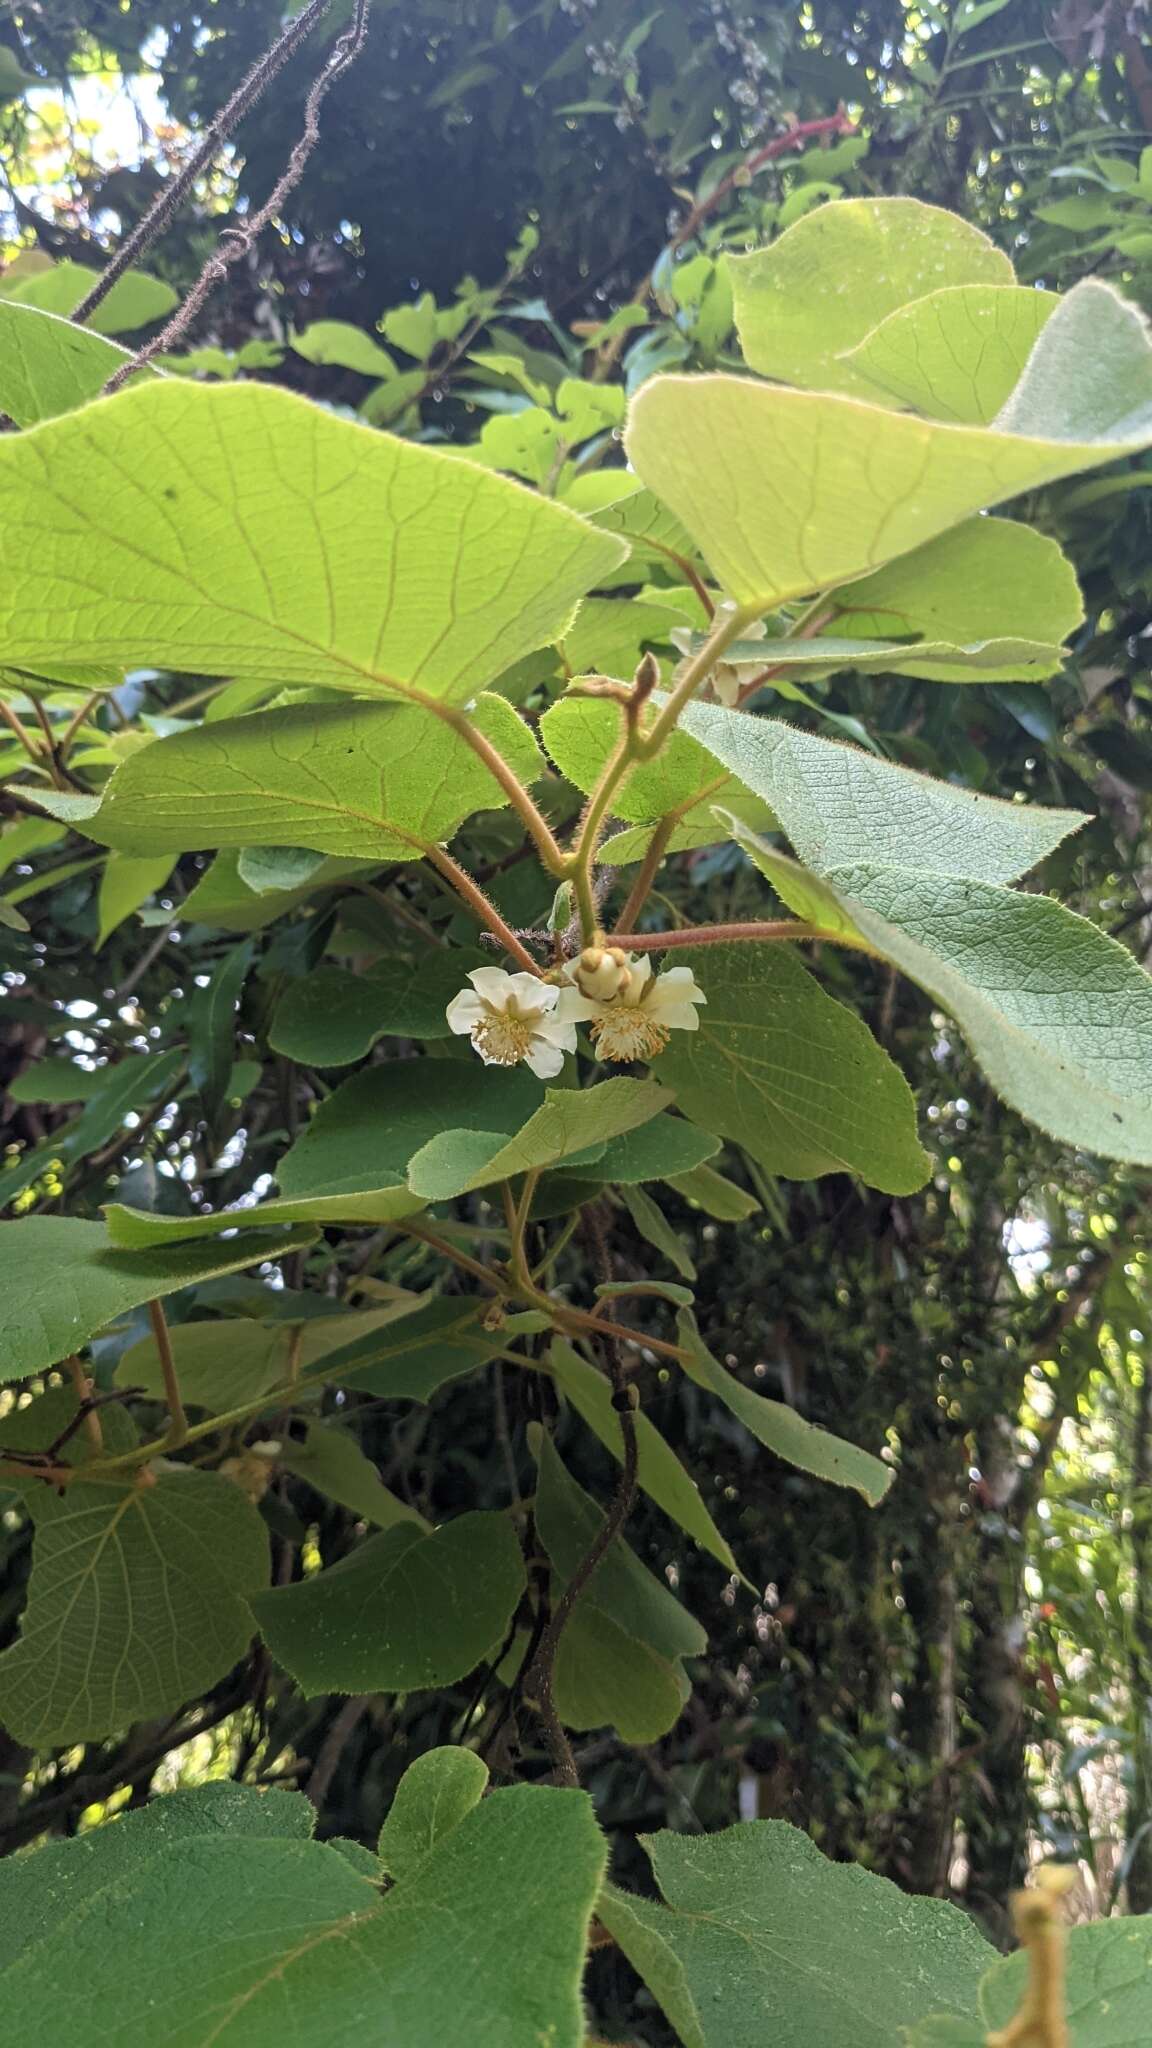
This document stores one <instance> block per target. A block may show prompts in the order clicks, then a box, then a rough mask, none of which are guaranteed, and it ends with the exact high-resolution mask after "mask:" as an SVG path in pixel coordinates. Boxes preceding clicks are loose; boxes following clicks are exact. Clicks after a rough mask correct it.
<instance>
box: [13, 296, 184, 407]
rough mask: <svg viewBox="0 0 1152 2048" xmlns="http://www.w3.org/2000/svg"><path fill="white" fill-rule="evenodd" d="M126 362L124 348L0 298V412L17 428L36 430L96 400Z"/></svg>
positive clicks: (127, 356) (149, 372)
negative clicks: (62, 414)
mask: <svg viewBox="0 0 1152 2048" xmlns="http://www.w3.org/2000/svg"><path fill="white" fill-rule="evenodd" d="M130 361H131V354H130V352H129V350H128V349H124V348H121V347H120V346H119V344H118V343H117V342H114V341H107V340H105V338H104V337H103V335H100V334H95V333H93V331H92V329H91V328H90V327H74V326H73V324H72V322H71V321H70V320H62V319H60V318H59V316H58V315H57V314H55V313H45V312H41V311H40V310H39V309H38V308H36V307H34V306H24V305H21V304H20V303H19V302H18V301H17V300H13V299H0V411H3V412H6V413H7V414H8V416H9V418H10V419H14V420H15V422H16V424H17V426H18V427H35V426H38V425H39V423H40V421H41V420H54V419H56V418H57V417H58V416H59V414H60V413H63V412H72V411H73V410H74V409H75V407H76V406H78V405H86V404H87V402H88V400H89V399H90V398H98V397H99V395H100V393H101V391H102V390H103V389H104V386H105V384H106V383H107V382H108V379H109V377H111V376H112V375H113V373H114V372H115V371H116V370H118V369H120V367H121V365H122V364H124V363H127V362H130ZM142 374H143V375H145V376H148V377H154V376H155V375H156V372H155V371H154V370H152V369H148V370H146V371H144V372H143V373H142Z"/></svg>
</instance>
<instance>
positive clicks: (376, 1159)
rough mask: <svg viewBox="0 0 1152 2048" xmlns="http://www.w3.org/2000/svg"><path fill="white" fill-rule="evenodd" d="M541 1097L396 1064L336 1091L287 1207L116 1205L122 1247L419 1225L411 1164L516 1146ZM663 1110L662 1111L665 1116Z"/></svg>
mask: <svg viewBox="0 0 1152 2048" xmlns="http://www.w3.org/2000/svg"><path fill="white" fill-rule="evenodd" d="M542 1095H543V1089H542V1087H541V1085H540V1083H539V1082H538V1081H537V1080H536V1079H535V1078H534V1077H533V1076H532V1075H531V1074H529V1073H527V1072H526V1071H523V1070H521V1069H518V1068H513V1069H508V1070H503V1071H500V1070H495V1071H494V1070H488V1071H480V1072H478V1071H477V1069H476V1068H475V1067H474V1066H473V1065H472V1063H471V1062H469V1063H468V1064H467V1065H466V1066H464V1065H461V1066H457V1065H455V1064H451V1065H449V1064H447V1063H446V1062H444V1061H441V1060H420V1061H415V1060H390V1061H387V1062H385V1063H384V1064H382V1065H380V1066H377V1067H369V1068H367V1069H365V1071H364V1072H363V1073H360V1074H356V1075H354V1076H353V1077H352V1079H351V1080H350V1081H345V1082H344V1084H343V1085H342V1086H341V1087H340V1088H337V1089H335V1090H334V1092H333V1093H332V1094H331V1095H330V1096H329V1097H328V1100H327V1101H326V1102H325V1103H323V1104H322V1105H321V1107H320V1108H319V1109H318V1110H317V1112H316V1115H315V1116H314V1117H313V1119H312V1121H311V1123H310V1124H309V1126H308V1128H307V1130H306V1131H305V1132H304V1133H303V1134H302V1136H301V1137H299V1138H298V1139H297V1141H296V1143H295V1144H294V1145H292V1146H291V1147H290V1148H289V1150H288V1151H287V1152H286V1153H285V1154H284V1157H283V1158H282V1159H281V1160H280V1162H279V1165H278V1166H277V1169H276V1174H277V1179H278V1180H279V1183H280V1191H281V1192H280V1197H279V1199H278V1200H277V1199H273V1200H272V1201H269V1202H263V1203H261V1205H260V1207H259V1208H258V1209H255V1210H253V1209H245V1210H243V1211H238V1210H235V1209H220V1210H215V1211H213V1212H211V1213H210V1214H207V1215H205V1214H203V1213H199V1214H197V1215H195V1216H159V1215H155V1214H153V1213H151V1212H148V1213H147V1214H146V1213H145V1212H144V1211H142V1210H138V1209H129V1208H126V1207H124V1206H122V1205H121V1204H118V1203H112V1204H110V1205H109V1208H108V1211H107V1215H108V1227H109V1230H110V1232H111V1235H112V1237H113V1240H114V1241H115V1242H116V1243H117V1244H122V1245H153V1244H166V1243H168V1242H170V1241H171V1240H174V1239H179V1238H191V1237H208V1236H214V1235H219V1233H220V1231H222V1230H231V1229H234V1228H235V1225H236V1220H237V1216H238V1215H240V1214H243V1215H244V1216H245V1217H246V1218H250V1219H252V1220H253V1221H260V1222H268V1223H275V1224H280V1223H297V1222H301V1221H304V1220H312V1221H315V1222H319V1223H323V1222H362V1223H387V1222H394V1221H397V1220H399V1219H401V1218H403V1217H405V1216H411V1215H414V1214H415V1213H416V1212H417V1211H418V1210H419V1209H421V1208H423V1206H424V1197H423V1196H422V1195H419V1194H415V1193H413V1191H412V1188H411V1187H410V1186H409V1183H408V1162H409V1160H410V1159H411V1158H412V1157H413V1156H414V1155H418V1154H419V1153H420V1151H421V1148H422V1147H424V1146H426V1145H427V1144H428V1141H429V1140H430V1139H432V1138H434V1137H435V1136H436V1135H437V1133H440V1132H443V1131H445V1130H447V1131H449V1132H452V1133H456V1132H463V1131H469V1130H471V1131H477V1130H478V1131H480V1132H482V1133H484V1134H485V1140H486V1142H488V1143H489V1145H490V1144H491V1142H492V1139H491V1134H492V1133H500V1132H502V1134H503V1137H502V1140H501V1142H502V1141H503V1138H511V1136H512V1134H513V1132H514V1131H516V1130H518V1129H519V1127H520V1126H521V1124H522V1123H523V1122H524V1120H525V1118H526V1117H530V1116H531V1115H532V1112H533V1110H535V1109H536V1107H537V1105H538V1104H539V1102H540V1100H541V1097H542ZM658 1106H659V1105H657V1107H658Z"/></svg>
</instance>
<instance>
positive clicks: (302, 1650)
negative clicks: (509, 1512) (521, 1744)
mask: <svg viewBox="0 0 1152 2048" xmlns="http://www.w3.org/2000/svg"><path fill="white" fill-rule="evenodd" d="M526 1583H527V1581H526V1579H525V1575H524V1560H523V1558H522V1557H521V1555H520V1546H519V1544H518V1543H517V1541H516V1532H515V1530H514V1528H513V1526H512V1524H511V1522H510V1521H509V1520H508V1518H507V1516H505V1515H497V1514H468V1515H459V1516H457V1518H456V1519H455V1521H452V1522H446V1523H445V1524H444V1526H443V1527H442V1528H440V1529H435V1530H432V1531H430V1532H428V1533H425V1532H424V1531H423V1530H421V1529H420V1528H419V1526H418V1525H417V1524H416V1523H415V1522H398V1523H396V1524H395V1526H394V1527H393V1528H391V1529H386V1530H384V1531H383V1532H382V1534H380V1535H378V1536H370V1537H369V1538H368V1540H367V1542H365V1543H360V1544H358V1545H357V1546H356V1548H355V1549H354V1550H352V1551H351V1552H350V1553H349V1554H348V1556H347V1557H343V1558H341V1560H340V1562H339V1563H338V1564H334V1565H332V1566H330V1568H329V1569H328V1570H327V1571H324V1572H319V1573H317V1575H316V1576H315V1577H314V1578H311V1579H305V1580H303V1581H302V1582H301V1584H299V1585H296V1586H284V1587H283V1588H281V1589H279V1590H277V1591H274V1592H271V1593H261V1594H259V1595H258V1596H257V1598H256V1599H255V1601H254V1602H253V1611H254V1612H255V1615H256V1618H257V1620H258V1622H259V1624H260V1627H261V1629H262V1631H263V1633H264V1636H265V1637H266V1639H267V1642H268V1646H269V1648H270V1649H271V1651H272V1654H273V1656H274V1657H276V1658H277V1659H278V1661H279V1662H280V1663H281V1664H283V1665H284V1667H285V1669H286V1670H287V1671H290V1672H291V1674H292V1676H293V1678H294V1679H295V1680H296V1682H297V1684H298V1685H299V1686H300V1688H301V1690H302V1692H303V1693H304V1695H305V1697H306V1698H308V1699H314V1698H315V1697H316V1695H317V1694H318V1693H323V1692H413V1691H419V1690H423V1689H425V1688H427V1687H429V1686H441V1685H452V1684H454V1683H455V1681H456V1680H457V1679H459V1678H464V1677H466V1676H467V1674H468V1672H469V1671H471V1670H473V1669H474V1668H475V1666H476V1665H477V1664H479V1662H480V1661H481V1659H482V1658H483V1657H484V1656H485V1655H486V1653H487V1652H488V1651H489V1650H492V1649H495V1648H496V1647H497V1646H498V1644H499V1641H500V1638H501V1636H502V1635H503V1633H504V1631H505V1629H506V1628H507V1626H508V1623H509V1621H510V1620H511V1618H512V1615H513V1613H514V1611H515V1609H516V1606H517V1603H518V1602H519V1600H520V1597H521V1595H522V1593H523V1591H524V1587H525V1585H526Z"/></svg>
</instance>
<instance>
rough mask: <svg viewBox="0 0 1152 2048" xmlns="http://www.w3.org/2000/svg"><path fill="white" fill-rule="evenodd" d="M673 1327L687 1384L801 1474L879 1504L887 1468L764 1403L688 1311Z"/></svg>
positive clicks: (791, 1411)
mask: <svg viewBox="0 0 1152 2048" xmlns="http://www.w3.org/2000/svg"><path fill="white" fill-rule="evenodd" d="M677 1323H678V1326H679V1330H680V1342H681V1345H682V1346H683V1347H684V1349H685V1350H686V1351H688V1352H689V1354H690V1357H691V1361H692V1362H691V1363H690V1364H688V1363H686V1364H685V1366H684V1370H685V1372H686V1373H687V1374H688V1377H689V1379H692V1380H695V1382H696V1384H697V1386H700V1387H706V1388H707V1389H708V1391H709V1392H710V1393H713V1394H717V1395H719V1397H720V1399H721V1401H723V1403H724V1406H725V1407H726V1408H730V1409H731V1410H732V1413H733V1415H736V1416H738V1417H739V1419H740V1421H741V1422H742V1423H743V1424H744V1427H745V1428H746V1429H749V1430H751V1432H752V1435H753V1436H754V1437H755V1438H756V1439H757V1441H758V1442H760V1443H762V1444H765V1445H767V1447H768V1449H769V1450H770V1451H775V1453H776V1456H777V1457H778V1458H783V1459H784V1461H785V1463H786V1464H788V1465H795V1466H797V1467H798V1468H799V1470H800V1471H801V1472H811V1473H813V1474H814V1475H815V1477H816V1478H817V1479H828V1480H830V1481H831V1482H832V1484H833V1486H851V1487H854V1488H855V1490H856V1492H857V1493H860V1494H863V1496H864V1499H865V1500H866V1501H867V1502H868V1505H869V1507H876V1506H877V1504H878V1503H879V1502H880V1501H882V1500H883V1498H884V1495H885V1494H886V1493H887V1491H888V1489H889V1487H890V1486H891V1484H892V1481H893V1479H894V1478H895V1473H894V1472H893V1470H892V1467H891V1466H890V1465H884V1464H882V1463H881V1461H880V1459H879V1458H874V1457H873V1456H872V1453H871V1452H870V1451H861V1450H858V1449H857V1447H856V1445H855V1444H848V1443H845V1442H844V1439H843V1438H842V1437H838V1436H832V1435H831V1434H830V1432H829V1431H828V1430H826V1429H817V1428H816V1426H815V1424H814V1423H811V1422H807V1421H805V1419H804V1417H803V1416H802V1415H799V1414H798V1413H797V1411H796V1409H795V1408H789V1407H788V1406H786V1404H785V1403H784V1402H783V1401H768V1400H766V1399H765V1397H764V1395H763V1394H757V1393H755V1392H754V1391H753V1389H752V1388H751V1387H746V1386H744V1384H743V1383H742V1381H740V1380H738V1379H737V1378H736V1377H735V1375H734V1374H733V1373H730V1372H728V1371H726V1369H725V1368H724V1366H722V1365H721V1364H720V1363H719V1361H718V1360H717V1359H715V1358H713V1357H712V1355H711V1353H710V1352H709V1351H707V1350H706V1349H705V1346H704V1343H703V1341H702V1339H701V1337H700V1333H699V1331H698V1330H697V1328H696V1322H695V1318H694V1317H693V1315H692V1312H691V1310H690V1309H681V1311H680V1314H679V1316H678V1318H677Z"/></svg>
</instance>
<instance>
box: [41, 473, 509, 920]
mask: <svg viewBox="0 0 1152 2048" xmlns="http://www.w3.org/2000/svg"><path fill="white" fill-rule="evenodd" d="M2 490H3V468H2V465H0V497H2ZM473 723H474V724H475V725H476V726H477V728H478V729H479V730H480V731H481V732H482V733H483V734H484V735H485V736H486V737H487V738H488V739H489V740H491V742H492V743H493V744H494V745H495V746H496V748H497V750H498V751H499V752H500V753H501V754H503V756H504V758H505V759H506V760H507V761H508V763H509V765H510V766H511V767H512V768H513V769H515V771H516V772H517V774H519V775H521V776H524V777H526V778H527V779H528V780H531V779H532V778H533V776H534V775H536V774H537V773H538V772H539V759H540V757H539V754H538V751H537V749H536V745H535V742H534V741H533V739H532V735H531V733H530V731H529V729H528V727H527V726H526V725H525V724H524V722H523V720H522V719H521V718H519V717H518V715H517V713H516V712H515V711H514V710H513V709H512V707H511V705H510V704H507V703H505V701H504V699H503V698H502V697H493V696H487V695H486V696H484V697H483V698H482V699H481V702H480V704H479V706H478V707H477V709H476V711H475V712H474V714H473ZM505 801H506V798H505V796H504V793H503V791H502V790H501V788H500V786H499V784H498V783H497V781H496V779H495V777H494V776H493V775H492V773H491V771H490V770H489V769H488V768H487V767H486V766H485V765H484V763H483V762H482V761H481V760H479V759H478V758H477V756H476V755H475V754H474V753H473V751H472V749H471V748H470V747H469V746H468V745H467V743H466V742H465V741H464V740H462V739H461V738H460V737H459V735H458V734H457V733H455V732H453V731H452V730H451V728H450V727H448V726H446V725H443V724H441V723H440V722H439V721H438V720H436V719H435V718H433V717H432V716H430V715H429V713H428V712H426V711H424V710H421V709H418V708H415V707H413V706H409V705H393V704H388V705H384V704H365V703H348V704H299V705H294V706H292V707H290V708H286V709H284V710H280V711H259V712H254V713H252V714H251V715H250V716H248V717H245V718H234V719H227V720H223V721H221V722H219V723H216V724H206V725H202V726H198V727H196V728H195V730H193V731H192V732H181V733H173V734H172V735H171V736H170V737H169V738H167V739H161V740H157V741H156V742H155V744H154V745H152V746H149V747H145V748H143V749H142V750H141V751H140V752H139V753H135V754H131V755H129V757H128V759H127V760H126V761H125V762H124V764H123V766H122V767H120V768H118V769H117V770H116V773H115V774H114V775H113V777H112V779H111V781H110V782H109V783H108V785H107V788H106V789H105V791H104V792H103V794H102V796H101V797H99V798H95V797H83V796H75V795H72V794H70V793H64V794H60V793H58V792H54V791H47V790H46V791H45V792H44V808H45V809H46V810H50V811H51V812H52V814H53V816H58V817H62V818H64V820H65V821H66V822H67V823H69V824H72V825H74V826H75V827H76V829H77V830H78V831H80V832H83V833H84V834H85V835H86V837H87V838H89V839H95V840H97V841H98V842H99V844H100V845H102V846H117V847H123V848H125V849H126V850H127V851H129V852H148V853H152V854H154V853H156V852H157V851H158V850H159V851H165V850H166V851H170V852H172V853H179V852H184V851H188V850H199V849H200V848H203V847H208V846H236V847H256V846H274V847H286V846H293V847H309V848H312V849H314V850H315V851H316V852H318V853H331V854H343V855H354V856H357V857H360V858H366V859H377V860H385V859H397V858H399V859H400V860H412V859H415V858H418V857H419V855H420V853H421V851H422V849H423V848H424V847H425V846H426V845H428V844H430V843H434V842H437V841H439V840H443V839H450V838H451V837H452V835H453V833H454V832H455V831H456V829H457V827H458V826H459V825H460V824H461V823H462V821H463V820H464V818H466V817H467V816H468V815H469V814H470V813H471V812H473V811H479V810H492V809H495V808H497V807H498V806H500V805H502V804H503V803H505ZM307 882H308V883H309V884H310V885H314V884H315V876H314V875H313V876H310V877H308V878H307ZM285 893H288V892H285Z"/></svg>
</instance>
